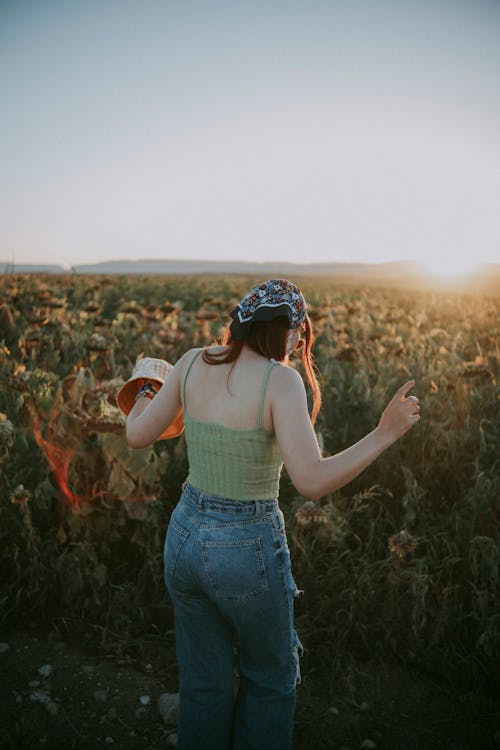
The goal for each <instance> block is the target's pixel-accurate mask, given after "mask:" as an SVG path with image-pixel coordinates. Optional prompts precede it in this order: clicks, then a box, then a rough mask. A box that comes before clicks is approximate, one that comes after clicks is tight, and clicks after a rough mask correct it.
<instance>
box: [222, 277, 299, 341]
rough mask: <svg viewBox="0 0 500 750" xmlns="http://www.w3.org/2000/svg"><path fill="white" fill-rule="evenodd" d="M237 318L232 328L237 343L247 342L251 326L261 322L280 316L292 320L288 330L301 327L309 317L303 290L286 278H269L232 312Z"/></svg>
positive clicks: (289, 321) (232, 315)
mask: <svg viewBox="0 0 500 750" xmlns="http://www.w3.org/2000/svg"><path fill="white" fill-rule="evenodd" d="M229 314H230V315H231V317H232V319H233V321H232V323H231V325H230V326H229V329H230V331H231V336H232V337H233V339H235V340H239V339H244V338H245V336H247V335H248V333H249V331H250V326H251V324H252V323H255V322H256V321H258V320H273V319H274V318H277V317H278V315H285V316H286V317H287V318H288V323H289V325H288V328H289V329H293V328H297V327H298V326H299V325H300V324H301V323H303V322H304V320H305V317H306V301H305V299H304V297H303V295H302V292H301V291H300V289H299V288H298V287H297V286H295V284H292V283H291V281H286V279H269V281H264V283H263V284H259V285H258V286H255V287H254V288H253V289H251V290H250V291H249V292H248V294H247V295H246V296H245V297H243V299H242V300H241V302H240V303H239V304H238V305H237V306H236V307H235V308H234V309H233V310H231V312H230V313H229Z"/></svg>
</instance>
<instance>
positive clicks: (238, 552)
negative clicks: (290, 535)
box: [201, 538, 269, 601]
mask: <svg viewBox="0 0 500 750" xmlns="http://www.w3.org/2000/svg"><path fill="white" fill-rule="evenodd" d="M201 554H202V558H203V566H204V570H205V573H206V575H207V578H208V580H209V582H210V584H211V586H212V589H213V590H214V592H215V595H216V597H217V598H219V599H233V600H240V601H242V600H244V599H249V598H250V597H255V596H257V595H258V594H260V593H262V592H263V591H266V590H267V589H268V588H269V585H268V582H267V576H266V568H265V564H264V555H263V553H262V546H261V542H260V539H259V538H256V539H240V540H227V539H224V540H222V539H221V540H216V539H207V540H203V541H202V542H201Z"/></svg>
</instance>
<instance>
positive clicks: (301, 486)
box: [292, 476, 326, 501]
mask: <svg viewBox="0 0 500 750" xmlns="http://www.w3.org/2000/svg"><path fill="white" fill-rule="evenodd" d="M292 481H293V484H294V487H295V489H296V490H298V492H300V494H301V495H302V497H305V498H307V500H314V501H315V500H319V499H320V498H322V497H323V495H325V494H326V493H325V490H324V488H323V487H321V486H320V485H319V484H318V482H317V480H316V477H314V476H302V477H296V478H295V479H292Z"/></svg>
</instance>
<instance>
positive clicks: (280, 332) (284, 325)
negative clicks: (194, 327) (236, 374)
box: [201, 313, 321, 424]
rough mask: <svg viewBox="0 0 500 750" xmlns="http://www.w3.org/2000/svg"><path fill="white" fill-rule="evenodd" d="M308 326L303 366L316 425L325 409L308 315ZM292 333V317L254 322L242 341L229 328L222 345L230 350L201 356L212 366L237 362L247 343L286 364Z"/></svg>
mask: <svg viewBox="0 0 500 750" xmlns="http://www.w3.org/2000/svg"><path fill="white" fill-rule="evenodd" d="M304 327H305V340H304V343H303V346H302V364H303V366H304V370H305V373H306V376H307V380H308V383H309V385H310V387H311V390H312V394H313V403H312V413H311V422H312V424H314V423H315V422H316V417H317V416H318V412H319V410H320V408H321V390H320V387H319V383H318V379H317V377H316V374H315V372H314V356H313V353H312V345H313V342H314V334H313V330H312V325H311V321H310V319H309V316H308V315H307V313H306V317H305V320H304ZM288 332H289V328H288V318H287V317H285V316H284V315H280V316H278V317H277V318H274V320H268V321H256V322H255V323H252V325H251V326H250V331H249V333H248V335H247V336H246V337H245V338H244V339H241V340H235V339H233V337H232V336H231V331H230V330H229V326H228V327H227V328H226V330H225V331H224V335H223V337H222V341H221V344H222V346H227V349H226V351H224V352H219V353H218V354H213V353H210V352H209V351H208V350H207V349H204V350H203V352H202V355H201V356H202V359H203V361H204V362H206V363H207V364H209V365H224V364H228V363H229V362H236V360H237V359H238V357H239V356H240V353H241V350H242V349H243V344H245V343H246V344H247V345H248V346H249V347H250V349H253V351H254V352H257V354H261V355H262V356H263V357H266V358H267V359H275V360H277V361H278V362H283V360H284V359H285V357H286V354H287V351H286V344H287V338H288Z"/></svg>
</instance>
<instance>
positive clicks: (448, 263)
mask: <svg viewBox="0 0 500 750" xmlns="http://www.w3.org/2000/svg"><path fill="white" fill-rule="evenodd" d="M423 265H424V267H425V270H426V271H427V272H428V273H431V274H434V275H436V276H443V277H446V278H452V277H454V276H464V275H467V274H471V273H477V271H479V269H480V266H481V264H480V263H479V262H478V261H477V260H475V259H473V258H450V257H449V256H443V257H439V256H436V257H435V258H429V259H427V260H425V261H423Z"/></svg>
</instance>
